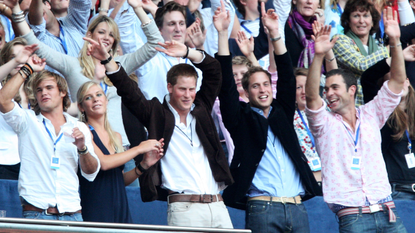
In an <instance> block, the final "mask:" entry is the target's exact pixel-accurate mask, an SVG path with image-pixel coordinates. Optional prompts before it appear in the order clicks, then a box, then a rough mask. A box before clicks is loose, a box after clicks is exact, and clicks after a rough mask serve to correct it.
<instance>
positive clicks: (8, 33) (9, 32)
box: [0, 15, 14, 42]
mask: <svg viewBox="0 0 415 233" xmlns="http://www.w3.org/2000/svg"><path fill="white" fill-rule="evenodd" d="M0 19H1V24H3V28H4V32H5V37H6V38H5V40H4V41H5V42H9V41H11V40H13V39H14V31H13V27H12V23H11V22H10V20H9V19H8V18H7V17H6V16H4V15H0Z"/></svg>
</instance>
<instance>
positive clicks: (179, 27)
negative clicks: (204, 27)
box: [136, 2, 202, 102]
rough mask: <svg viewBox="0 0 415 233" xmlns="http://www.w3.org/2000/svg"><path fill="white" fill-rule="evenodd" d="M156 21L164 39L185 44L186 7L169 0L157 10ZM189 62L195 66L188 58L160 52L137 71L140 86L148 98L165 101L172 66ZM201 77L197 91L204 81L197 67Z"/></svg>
mask: <svg viewBox="0 0 415 233" xmlns="http://www.w3.org/2000/svg"><path fill="white" fill-rule="evenodd" d="M154 20H155V22H156V24H157V27H158V28H159V30H160V33H161V36H162V37H163V39H164V41H177V42H180V43H182V44H184V41H185V38H186V8H185V7H184V6H182V5H180V4H178V3H176V2H168V3H166V4H165V5H164V6H163V7H161V8H159V9H158V10H157V12H156V17H155V19H154ZM183 63H185V64H189V65H191V66H193V64H192V62H190V60H189V59H188V58H178V57H171V56H169V55H166V54H164V53H162V52H159V53H157V54H156V56H154V57H153V58H152V59H151V60H149V61H148V62H147V63H146V64H144V65H143V66H141V67H140V68H139V69H138V70H137V71H136V75H137V77H138V87H139V88H140V89H141V91H142V92H143V94H144V96H145V97H146V99H148V100H150V99H152V98H154V97H157V98H158V99H159V101H160V102H163V99H164V96H165V95H166V94H168V91H167V88H166V87H167V81H166V75H167V71H169V70H170V68H171V67H173V66H174V65H177V64H183ZM196 71H197V73H198V76H199V79H198V80H197V86H196V91H199V88H200V85H201V83H202V80H201V79H202V71H200V70H199V69H197V68H196Z"/></svg>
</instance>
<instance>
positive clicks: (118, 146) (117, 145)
mask: <svg viewBox="0 0 415 233" xmlns="http://www.w3.org/2000/svg"><path fill="white" fill-rule="evenodd" d="M93 86H97V87H99V88H100V89H101V87H100V86H99V85H98V84H96V83H94V82H92V81H89V82H86V83H84V84H82V86H81V87H80V88H79V89H78V93H77V94H76V98H77V101H78V108H79V106H82V104H83V102H84V99H85V95H86V93H87V92H88V90H89V89H91V87H93ZM101 90H102V89H101ZM102 92H104V91H102ZM104 96H105V95H104ZM105 98H107V97H106V96H105ZM79 111H81V109H80V108H79ZM81 113H82V114H79V120H80V121H82V122H84V123H85V124H88V116H87V115H86V113H85V112H81ZM104 129H105V130H106V131H107V133H108V136H109V139H110V146H112V148H113V149H114V150H115V152H117V153H121V152H123V151H124V147H123V146H122V142H121V141H120V140H119V138H118V137H117V134H116V132H115V131H114V130H113V129H112V128H111V125H110V123H109V122H108V116H107V113H105V115H104Z"/></svg>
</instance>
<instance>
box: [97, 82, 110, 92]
mask: <svg viewBox="0 0 415 233" xmlns="http://www.w3.org/2000/svg"><path fill="white" fill-rule="evenodd" d="M99 85H100V86H101V88H102V90H103V91H104V93H105V95H107V91H108V85H107V84H106V83H104V82H100V83H99Z"/></svg>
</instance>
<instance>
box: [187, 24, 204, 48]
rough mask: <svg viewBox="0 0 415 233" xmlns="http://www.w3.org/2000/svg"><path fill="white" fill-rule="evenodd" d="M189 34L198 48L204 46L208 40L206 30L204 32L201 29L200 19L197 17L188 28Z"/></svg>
mask: <svg viewBox="0 0 415 233" xmlns="http://www.w3.org/2000/svg"><path fill="white" fill-rule="evenodd" d="M187 35H188V36H189V38H190V40H191V41H192V43H193V45H194V46H195V47H196V48H200V47H202V46H203V44H204V43H205V40H206V30H205V31H204V32H202V30H201V29H200V19H199V18H196V21H195V22H194V23H193V24H192V25H190V27H188V28H187Z"/></svg>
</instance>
